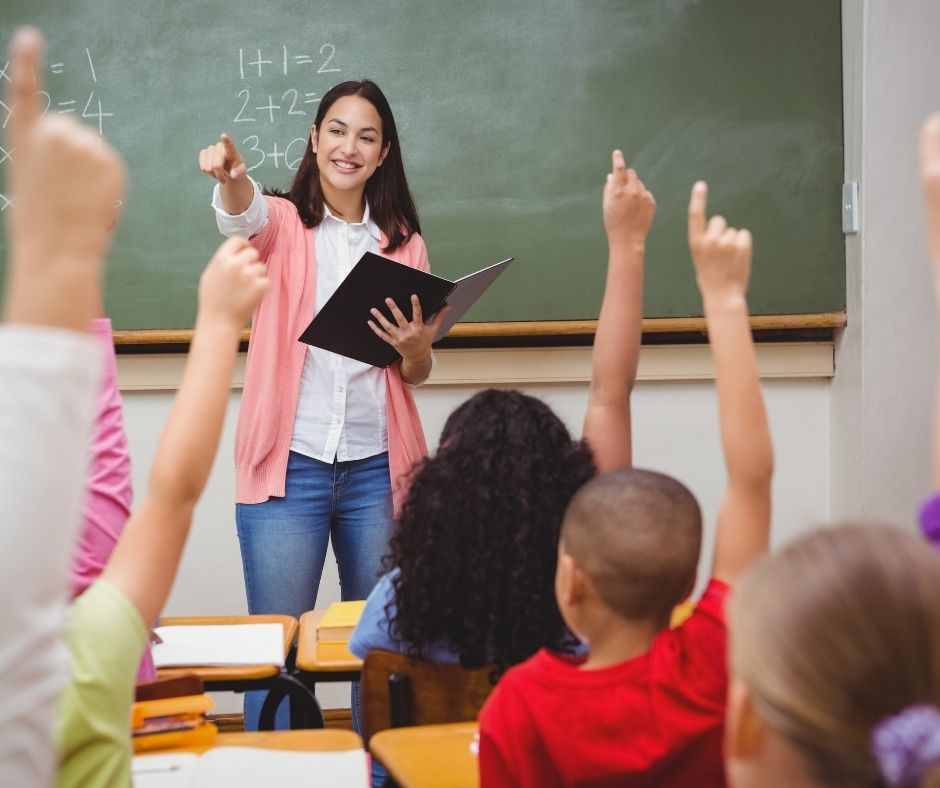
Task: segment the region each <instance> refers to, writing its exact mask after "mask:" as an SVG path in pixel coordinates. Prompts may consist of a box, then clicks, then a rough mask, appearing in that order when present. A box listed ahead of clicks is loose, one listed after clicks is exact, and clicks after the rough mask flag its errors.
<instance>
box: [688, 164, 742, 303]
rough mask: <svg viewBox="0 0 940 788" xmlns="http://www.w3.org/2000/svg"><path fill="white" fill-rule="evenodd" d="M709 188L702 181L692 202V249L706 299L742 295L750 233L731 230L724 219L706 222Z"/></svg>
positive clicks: (719, 218)
mask: <svg viewBox="0 0 940 788" xmlns="http://www.w3.org/2000/svg"><path fill="white" fill-rule="evenodd" d="M707 201H708V186H707V185H706V184H705V182H704V181H699V182H698V183H696V184H695V185H694V186H693V187H692V197H691V199H690V200H689V250H690V251H691V252H692V262H693V264H694V266H695V278H696V280H697V281H698V286H699V290H701V292H702V297H703V298H709V297H711V296H723V295H726V296H727V295H733V296H741V297H743V296H744V294H745V293H746V292H747V283H748V279H749V277H750V273H751V246H752V242H751V233H750V232H749V231H748V230H736V229H735V228H733V227H729V226H728V223H727V222H726V221H725V220H724V218H723V217H721V216H713V217H712V218H711V219H709V220H708V223H707V224H706V222H705V209H706V203H707Z"/></svg>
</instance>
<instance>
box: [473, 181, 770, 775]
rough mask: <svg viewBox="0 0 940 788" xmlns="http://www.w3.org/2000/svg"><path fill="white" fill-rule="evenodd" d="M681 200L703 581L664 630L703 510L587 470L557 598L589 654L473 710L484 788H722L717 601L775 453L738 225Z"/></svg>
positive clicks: (665, 491) (553, 659) (514, 676)
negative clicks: (709, 508)
mask: <svg viewBox="0 0 940 788" xmlns="http://www.w3.org/2000/svg"><path fill="white" fill-rule="evenodd" d="M705 201H706V188H705V184H704V183H698V184H696V185H695V187H694V188H693V190H692V198H691V201H690V204H689V245H690V247H691V251H692V259H693V261H694V263H695V272H696V278H697V280H698V285H699V289H700V290H701V292H702V300H703V303H704V307H705V317H706V321H707V326H708V335H709V340H710V342H711V347H712V354H713V356H714V359H715V368H716V373H717V388H718V401H719V415H720V422H721V433H722V443H723V448H724V454H725V462H726V465H727V470H728V486H727V489H726V491H725V494H724V497H723V499H722V503H721V508H720V510H719V513H718V526H717V542H716V548H715V561H714V567H713V571H712V578H711V581H710V582H709V584H708V586H707V587H706V589H705V592H704V594H703V596H702V598H701V600H700V601H699V603H698V606H697V607H696V609H695V612H694V613H693V614H692V615H691V617H690V618H689V619H688V620H687V621H686V622H685V623H684V624H682V625H681V626H680V627H678V628H677V629H667V626H668V623H669V617H670V613H671V611H672V609H673V607H674V606H675V605H676V604H678V603H679V602H680V601H682V600H683V599H684V598H685V597H686V596H687V595H688V594H689V593H690V591H691V590H692V586H693V584H694V581H695V572H696V566H697V564H698V559H699V549H700V543H701V515H700V512H699V507H698V504H697V503H696V501H695V498H694V497H693V496H692V494H691V493H690V492H689V491H688V490H687V489H686V488H685V487H683V486H682V485H681V484H680V483H679V482H677V481H675V480H674V479H671V478H669V477H668V476H664V475H662V474H659V473H654V472H651V471H641V470H630V469H628V470H621V471H618V472H615V473H611V474H607V475H603V476H599V477H598V478H597V479H594V480H592V481H591V482H589V483H588V484H586V485H585V486H584V487H583V488H582V489H581V490H580V491H579V492H578V493H577V495H575V497H574V499H573V500H572V502H571V504H570V506H569V507H568V511H567V512H566V513H565V518H564V522H563V524H562V529H561V539H560V543H559V549H558V570H557V575H556V581H555V592H556V596H557V599H558V605H559V607H560V609H561V612H562V616H563V617H564V619H565V621H566V622H567V624H568V626H569V628H570V629H571V631H572V632H574V633H576V634H577V635H578V636H579V637H580V638H581V639H582V640H583V641H584V642H585V643H586V644H587V645H588V647H589V653H588V654H587V655H586V656H580V657H571V656H567V655H560V654H556V653H553V652H550V651H547V650H542V651H540V652H539V653H538V654H536V655H535V656H534V657H533V658H532V659H530V660H529V661H527V662H525V663H523V664H522V665H520V666H518V667H516V668H514V669H512V670H510V671H509V672H508V673H507V674H506V675H505V676H504V677H503V679H502V680H501V681H500V683H499V684H498V685H497V686H496V689H495V690H494V691H493V694H492V695H491V696H490V698H489V699H488V700H487V703H486V705H485V706H484V708H483V710H482V712H481V714H480V777H481V784H482V785H483V786H484V788H486V787H487V786H503V785H506V786H508V785H518V786H554V785H592V786H615V785H616V786H631V785H637V786H639V785H644V786H645V785H648V786H659V787H661V788H662V787H665V786H688V785H695V786H703V787H707V786H722V785H724V772H723V768H722V759H721V736H722V722H723V718H724V708H725V694H726V691H727V676H726V667H725V637H726V635H725V619H724V610H723V609H724V603H725V599H726V597H727V595H728V592H729V589H730V587H731V586H732V585H734V584H735V583H736V582H737V580H738V579H739V577H740V576H741V574H742V573H743V571H744V570H745V569H746V568H747V567H748V566H749V565H750V564H751V563H752V561H754V559H755V558H757V557H758V556H760V555H761V554H762V553H764V552H765V551H766V549H767V541H768V531H769V523H770V480H771V473H772V466H773V456H772V449H771V443H770V434H769V430H768V426H767V417H766V414H765V412H764V403H763V399H762V397H761V391H760V383H759V380H758V374H757V362H756V357H755V353H754V347H753V343H752V340H751V333H750V328H749V326H748V320H747V303H746V300H745V291H746V289H747V280H748V273H749V267H750V258H751V237H750V234H749V233H748V231H747V230H734V229H731V228H728V227H727V225H726V223H725V221H724V219H722V218H721V217H717V216H716V217H713V218H712V219H711V220H710V221H709V222H708V224H707V226H706V223H705Z"/></svg>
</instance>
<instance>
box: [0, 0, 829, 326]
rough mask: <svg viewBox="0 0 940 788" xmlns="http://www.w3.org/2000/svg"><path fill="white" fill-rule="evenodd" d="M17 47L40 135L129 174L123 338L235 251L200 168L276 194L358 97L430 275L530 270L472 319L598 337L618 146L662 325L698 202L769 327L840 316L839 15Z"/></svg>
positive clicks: (513, 23) (587, 2)
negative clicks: (378, 114)
mask: <svg viewBox="0 0 940 788" xmlns="http://www.w3.org/2000/svg"><path fill="white" fill-rule="evenodd" d="M24 22H34V23H36V24H38V25H39V26H40V27H42V28H43V29H44V31H45V32H46V34H47V37H48V42H49V46H48V53H47V64H46V67H45V81H46V84H47V90H48V94H47V97H44V98H47V99H48V103H49V111H50V112H64V111H70V112H73V113H74V114H75V115H77V116H79V117H85V119H86V122H89V123H91V124H93V125H95V126H96V127H99V128H101V129H102V131H103V132H104V134H105V136H106V137H107V138H108V139H109V140H110V141H111V142H112V143H113V144H114V145H115V146H116V147H117V148H119V149H120V150H121V151H122V152H123V153H124V155H125V156H126V158H127V160H128V162H129V171H130V188H129V191H128V194H127V199H126V204H125V215H124V219H123V222H122V225H121V227H120V231H119V233H118V237H117V241H116V244H115V248H114V252H113V254H112V262H111V265H110V268H109V272H108V280H107V307H108V310H109V312H110V313H111V314H112V315H113V317H114V321H115V324H116V326H117V327H118V328H124V329H148V328H185V327H189V326H191V325H192V323H193V317H194V311H195V294H196V283H197V279H198V274H199V272H200V270H201V267H202V265H203V263H204V261H205V260H206V259H207V258H208V256H209V255H210V253H211V251H212V249H213V248H214V247H215V245H216V244H217V243H218V241H219V237H218V235H217V230H216V228H215V221H214V218H213V215H212V211H211V209H210V207H209V197H210V191H211V187H212V182H211V181H210V180H209V179H208V178H207V177H206V176H204V175H202V174H201V173H199V172H198V169H197V167H196V154H197V151H198V149H199V148H200V147H202V146H204V145H207V144H209V143H210V142H213V141H214V140H216V139H217V138H218V134H219V132H221V131H227V132H229V133H230V134H231V135H232V136H233V137H234V138H235V139H236V141H237V142H238V143H239V145H240V147H241V148H242V149H243V151H244V152H245V154H246V157H247V159H248V162H249V164H250V165H251V166H252V167H254V169H253V170H252V175H253V176H255V177H256V178H257V179H258V180H260V181H261V182H262V183H264V184H266V185H270V186H277V185H280V186H284V185H286V184H287V183H288V182H289V180H290V178H291V176H292V174H293V173H292V170H291V167H292V166H296V162H297V161H298V160H299V157H300V155H301V152H302V149H303V146H304V143H305V140H306V137H307V132H308V128H309V124H310V122H311V121H312V118H313V114H314V111H315V108H316V101H317V100H318V97H319V96H322V94H323V93H324V92H325V91H326V90H327V89H328V88H329V87H331V86H332V85H333V84H335V83H337V82H339V81H342V80H345V79H360V78H364V77H369V78H373V79H375V80H376V81H377V82H378V83H379V85H380V86H382V88H383V89H384V90H385V92H386V94H387V95H388V96H389V99H390V101H391V103H392V107H393V110H394V111H395V114H396V118H397V121H398V124H399V131H400V134H401V138H402V148H403V154H404V158H405V165H406V168H407V171H408V175H409V179H410V181H411V184H412V188H413V191H414V193H415V198H416V201H417V203H418V209H419V212H420V215H421V220H422V223H423V227H424V236H425V239H426V241H427V244H428V248H429V251H430V255H431V264H432V268H433V269H434V270H435V271H438V272H440V273H441V274H442V275H444V276H449V277H452V276H459V275H462V274H464V273H467V272H469V271H472V270H476V269H477V268H479V267H481V266H483V265H486V264H489V263H492V262H495V261H497V260H500V259H502V258H504V257H508V256H514V257H515V258H516V262H515V263H514V264H513V266H512V267H511V268H510V270H509V271H508V272H507V274H506V275H505V276H504V277H503V278H502V279H501V280H500V281H499V282H498V284H497V286H496V287H494V289H493V291H492V292H491V293H488V294H487V296H486V297H485V298H484V299H483V300H482V301H481V302H480V303H479V304H478V305H477V306H476V307H475V308H474V309H473V310H472V311H471V312H470V313H469V315H468V317H467V319H468V320H475V321H491V320H495V321H508V320H564V319H585V318H594V317H596V316H597V311H598V306H599V303H600V296H601V292H602V287H603V273H604V265H605V259H606V244H605V241H604V235H603V226H602V222H601V216H600V191H601V185H602V183H603V180H604V175H605V173H606V172H607V170H608V168H609V154H610V150H611V149H612V148H614V147H620V148H622V149H623V150H624V151H625V153H626V155H627V157H628V160H629V161H630V163H631V164H633V165H634V166H635V167H636V168H637V169H638V171H639V173H640V175H641V177H642V178H643V179H644V180H645V181H646V183H647V185H648V186H649V187H650V188H651V189H652V190H653V192H654V194H655V195H656V198H657V201H658V206H659V207H658V211H657V215H656V221H655V223H654V228H653V231H652V234H651V237H650V241H649V244H648V253H647V271H648V273H647V280H646V281H647V284H646V309H645V311H646V314H647V316H649V317H669V316H682V315H696V314H701V306H700V302H699V298H698V294H697V292H696V290H695V286H694V282H693V279H692V276H691V270H690V264H689V261H688V252H687V249H686V243H685V209H686V203H687V199H688V191H689V187H690V186H691V184H692V182H693V181H694V180H695V179H697V178H704V179H706V180H708V181H709V183H710V186H711V193H712V207H713V209H714V210H716V211H721V212H723V213H725V214H726V215H727V216H728V217H729V218H730V219H731V221H732V222H733V223H736V224H739V225H743V226H747V227H749V228H751V229H752V230H753V232H754V236H755V244H756V253H755V265H754V274H753V279H752V290H751V294H752V298H751V300H752V308H753V312H754V313H756V314H790V313H816V312H827V311H834V310H841V309H843V308H844V304H845V295H844V292H845V255H844V250H843V239H842V235H841V231H840V221H841V220H840V188H841V181H842V167H843V165H842V161H843V151H842V66H841V29H840V4H839V2H838V0H788V2H786V3H782V2H778V1H777V0H749V2H741V0H512V2H507V0H464V2H458V1H457V0H453V1H445V0H396V1H395V2H381V1H380V2H375V0H371V1H370V2H366V1H365V0H346V2H333V3H325V2H302V1H301V0H263V2H246V0H228V1H227V2H221V0H206V1H205V2H203V1H202V0H191V2H188V3H154V2H152V1H151V2H146V3H144V2H141V1H140V0H69V1H68V2H63V0H57V1H55V2H52V1H51V0H4V2H3V4H2V6H0V32H2V33H3V38H4V39H7V38H8V37H9V34H10V32H11V31H12V30H13V28H14V27H15V26H16V25H18V24H21V23H24ZM2 60H3V58H0V62H2ZM4 84H7V83H6V82H5V80H4V79H3V78H2V76H0V86H2V85H4ZM5 115H6V109H5V107H0V121H2V120H4V119H5ZM5 153H6V151H2V152H0V158H2V157H3V156H4V155H5ZM14 155H15V152H14ZM0 188H2V187H0ZM6 201H7V196H6V195H4V196H3V197H2V198H0V207H4V206H6ZM6 210H15V207H14V208H9V207H6ZM2 246H3V242H2V241H0V247H2ZM2 251H5V247H4V248H3V249H2Z"/></svg>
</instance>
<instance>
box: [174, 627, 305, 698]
mask: <svg viewBox="0 0 940 788" xmlns="http://www.w3.org/2000/svg"><path fill="white" fill-rule="evenodd" d="M212 624H218V625H222V624H281V625H282V626H283V627H284V659H285V661H286V660H287V656H288V655H289V654H290V650H291V648H292V647H293V645H294V638H295V637H297V619H296V618H294V617H293V616H274V615H271V616H171V617H167V618H161V619H160V626H161V627H182V626H207V625H212ZM280 671H281V666H280V665H212V666H200V665H193V666H191V667H179V668H160V669H159V670H158V671H157V675H158V676H159V677H160V678H161V679H165V678H172V677H173V676H181V675H193V674H195V675H197V676H199V678H201V679H202V680H203V681H206V682H208V681H253V680H255V679H264V678H269V677H271V676H276V675H277V674H278V673H280Z"/></svg>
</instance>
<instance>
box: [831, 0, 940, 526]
mask: <svg viewBox="0 0 940 788" xmlns="http://www.w3.org/2000/svg"><path fill="white" fill-rule="evenodd" d="M938 36H940V3H936V2H935V1H934V0H907V2H902V3H896V2H890V0H865V1H864V2H862V0H846V1H845V2H844V3H843V50H844V56H843V62H844V80H843V81H844V85H845V88H844V89H845V107H846V117H845V139H846V145H845V149H846V179H847V180H856V181H858V182H859V184H860V199H861V227H862V231H861V232H860V233H859V234H857V235H854V236H849V237H848V240H847V243H846V250H847V258H848V259H847V283H848V290H847V305H848V327H847V328H846V329H845V331H844V333H843V336H842V337H841V338H840V341H839V343H838V346H837V353H836V374H835V378H834V380H833V386H832V406H831V430H832V433H831V440H832V457H831V468H832V503H831V505H832V514H833V517H834V518H837V519H851V518H860V517H863V518H868V519H880V520H885V521H888V522H897V523H903V524H907V525H910V524H912V523H913V522H914V518H915V512H916V507H917V503H918V501H919V500H920V499H921V498H922V497H923V495H924V494H925V492H926V491H927V490H928V484H929V472H930V450H929V440H928V437H929V430H930V420H931V401H932V392H933V375H934V373H933V369H934V359H935V358H936V343H935V338H934V329H933V326H934V308H933V301H932V293H933V285H932V282H931V279H930V268H929V264H928V256H927V248H926V229H925V224H924V208H923V202H922V200H921V196H920V184H919V181H918V174H917V131H918V128H919V127H920V124H921V123H922V122H923V120H924V118H925V117H926V116H927V115H928V114H929V113H930V112H931V111H932V110H937V109H940V80H938V76H940V47H938V46H937V40H938Z"/></svg>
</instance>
